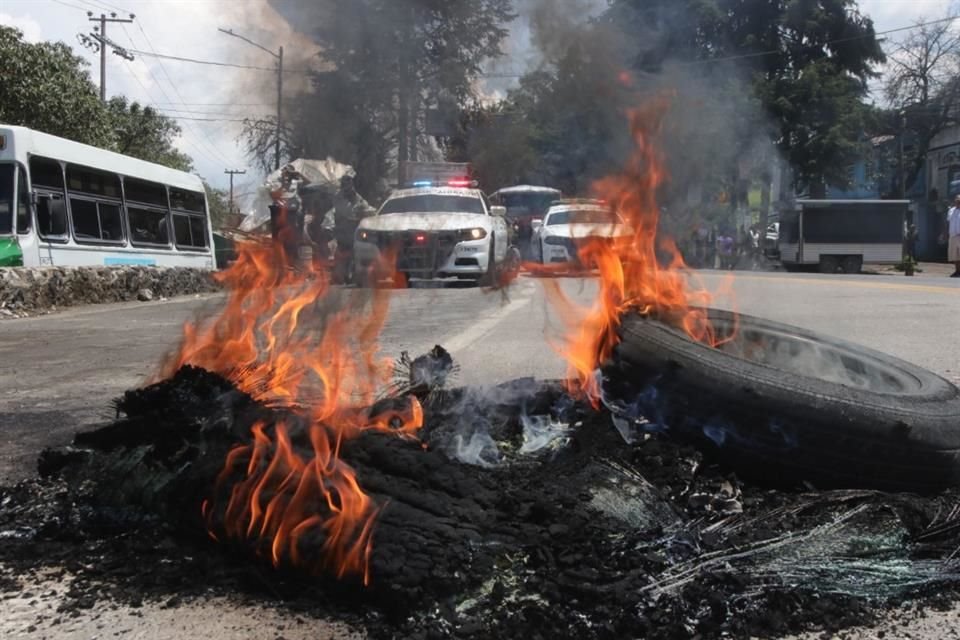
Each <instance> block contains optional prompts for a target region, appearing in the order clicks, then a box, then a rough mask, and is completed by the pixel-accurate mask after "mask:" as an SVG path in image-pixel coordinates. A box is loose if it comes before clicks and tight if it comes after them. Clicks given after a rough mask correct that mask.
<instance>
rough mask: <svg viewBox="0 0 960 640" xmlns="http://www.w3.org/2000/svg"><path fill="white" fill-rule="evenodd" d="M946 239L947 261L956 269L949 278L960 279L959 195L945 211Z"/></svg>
mask: <svg viewBox="0 0 960 640" xmlns="http://www.w3.org/2000/svg"><path fill="white" fill-rule="evenodd" d="M947 238H948V239H947V260H949V261H950V262H952V263H953V264H954V266H955V267H956V270H955V271H954V272H953V273H952V274H951V275H950V277H951V278H960V195H958V196H957V197H956V198H955V199H954V201H953V206H952V207H950V209H949V210H947Z"/></svg>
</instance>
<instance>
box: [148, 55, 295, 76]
mask: <svg viewBox="0 0 960 640" xmlns="http://www.w3.org/2000/svg"><path fill="white" fill-rule="evenodd" d="M130 51H131V52H132V53H137V54H140V55H142V56H147V57H151V58H162V59H164V60H175V61H177V62H190V63H193V64H206V65H211V66H215V67H232V68H234V69H252V70H254V71H269V72H270V73H276V72H277V68H276V67H260V66H257V65H253V64H237V63H235V62H220V61H217V60H199V59H197V58H185V57H183V56H173V55H169V54H166V53H157V52H156V51H153V52H151V51H138V50H137V49H130ZM283 72H284V73H295V74H304V75H305V74H310V73H313V71H312V70H310V69H284V70H283Z"/></svg>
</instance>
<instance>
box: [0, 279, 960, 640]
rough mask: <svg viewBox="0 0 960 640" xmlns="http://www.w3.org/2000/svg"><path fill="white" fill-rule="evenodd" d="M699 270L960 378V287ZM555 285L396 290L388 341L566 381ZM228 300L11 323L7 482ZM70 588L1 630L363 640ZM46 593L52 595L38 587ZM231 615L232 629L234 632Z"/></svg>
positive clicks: (241, 607)
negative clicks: (70, 607)
mask: <svg viewBox="0 0 960 640" xmlns="http://www.w3.org/2000/svg"><path fill="white" fill-rule="evenodd" d="M696 277H698V278H699V279H700V280H701V281H702V283H703V284H704V285H705V286H706V288H708V289H710V290H712V291H716V292H718V293H717V297H716V299H715V300H714V304H715V305H716V306H720V307H725V308H736V309H738V310H740V311H741V312H743V313H749V314H753V315H760V316H766V317H770V318H773V319H775V320H780V321H783V322H788V323H793V324H797V325H800V326H803V327H807V328H810V329H814V330H818V331H822V332H824V333H827V334H832V335H834V336H837V337H841V338H845V339H848V340H853V341H857V342H860V343H864V344H867V345H870V346H872V347H874V348H877V349H880V350H882V351H886V352H889V353H891V354H894V355H897V356H899V357H902V358H904V359H906V360H911V361H913V362H915V363H917V364H919V365H922V366H925V367H928V368H930V369H932V370H934V371H936V372H938V373H940V374H942V375H945V376H947V377H949V378H952V379H954V380H956V381H958V382H960V340H958V339H957V337H958V336H960V281H957V280H949V279H932V278H924V279H919V278H918V279H916V280H913V279H908V278H903V277H900V278H895V277H891V276H858V277H846V276H822V275H791V274H779V273H770V274H767V273H738V274H736V275H735V276H727V275H723V274H717V273H714V272H704V273H702V274H698V275H697V276H696ZM552 282H555V283H557V284H559V285H560V287H561V289H562V290H563V291H564V292H565V293H566V294H567V295H568V296H569V297H570V298H571V299H572V300H574V301H578V302H580V303H588V302H589V301H590V300H591V298H592V296H593V295H594V294H595V292H596V284H595V282H593V281H591V280H583V279H562V280H559V281H552ZM543 284H544V283H542V282H539V281H538V280H536V279H531V278H523V279H521V280H520V281H519V282H518V283H517V285H516V286H515V287H514V288H513V289H511V291H510V292H509V294H507V295H504V294H501V293H484V292H482V291H479V290H477V289H461V288H456V289H413V290H403V291H396V292H393V294H392V300H391V309H390V314H389V318H388V321H387V324H386V326H385V329H384V331H383V333H382V334H381V340H380V344H381V349H382V351H383V353H384V355H389V356H397V355H399V354H400V352H401V351H404V350H406V351H410V352H411V353H419V352H423V351H426V350H427V349H429V348H430V347H432V346H433V345H434V344H442V345H444V346H446V347H447V348H448V349H449V350H450V351H451V352H452V353H453V355H454V357H455V359H456V360H457V361H458V362H459V364H460V367H461V368H460V372H459V374H458V380H457V382H458V383H461V384H481V385H484V384H493V383H496V382H499V381H503V380H508V379H512V378H518V377H523V376H539V377H559V376H562V375H563V374H564V370H565V366H564V363H563V361H562V359H561V358H560V357H559V355H558V354H557V352H556V351H555V349H554V348H552V347H551V344H554V345H556V344H558V340H559V337H560V329H561V328H562V326H563V325H562V322H561V321H560V319H559V318H558V316H557V314H556V312H555V309H554V307H553V306H552V305H551V303H550V302H549V301H548V299H547V296H546V295H545V293H544V286H543ZM345 295H347V296H348V297H350V296H352V295H354V294H351V293H349V292H345ZM361 295H364V294H361ZM221 300H222V298H221V297H219V296H207V297H197V298H182V299H176V300H170V301H166V302H156V303H132V304H119V305H102V306H96V307H86V308H78V309H72V310H67V311H62V312H60V313H57V314H54V315H49V316H43V317H36V318H24V319H15V320H3V321H0V358H2V361H3V362H4V363H5V364H6V366H5V367H3V369H2V370H0V389H2V390H3V391H2V392H0V425H2V427H0V484H7V483H10V482H14V481H17V480H20V479H22V478H26V477H30V476H31V475H33V474H34V466H35V460H36V457H37V454H38V453H39V452H40V450H41V449H42V448H43V447H45V446H51V445H63V444H67V443H68V442H69V441H70V439H71V438H72V436H73V434H74V433H75V432H76V431H77V430H79V429H82V428H84V427H85V426H89V425H91V424H95V423H98V422H102V421H106V420H109V419H111V417H112V409H111V404H110V403H111V400H112V399H113V398H115V397H117V396H119V395H120V394H121V393H122V392H123V391H124V390H126V389H128V388H130V387H133V386H137V385H139V384H142V383H143V382H144V381H145V380H146V379H148V378H149V377H150V376H151V375H153V374H154V373H155V372H156V371H157V368H158V365H159V363H160V362H161V360H162V358H163V356H164V355H165V354H166V353H167V352H169V351H170V350H171V349H173V348H175V346H176V344H177V342H178V338H179V336H180V333H181V327H182V325H183V323H184V322H185V321H187V320H189V319H191V318H193V317H194V316H196V315H197V314H198V313H204V312H206V313H209V312H210V311H212V310H215V309H216V308H218V306H219V304H220V302H221ZM67 586H68V583H67V582H64V580H63V579H61V578H55V577H53V578H51V580H50V581H49V582H47V583H43V584H32V585H31V589H29V590H27V591H25V593H24V595H23V596H22V597H19V596H16V597H13V598H12V599H9V600H7V601H5V607H4V608H5V611H6V613H5V614H4V616H2V617H0V636H2V637H23V638H46V637H57V638H78V639H79V638H90V637H98V636H101V635H106V634H108V633H109V632H112V631H116V632H119V633H122V634H128V635H131V637H133V636H135V637H140V638H149V639H150V640H165V639H167V638H170V639H173V638H179V637H184V636H185V635H200V636H204V635H206V636H210V637H217V638H224V639H226V638H230V639H233V638H237V639H240V638H248V637H258V636H262V635H263V634H264V633H265V632H266V633H269V631H270V630H275V629H284V627H285V626H286V629H285V631H284V632H283V635H284V637H287V638H289V639H290V640H301V639H302V640H307V639H308V638H309V639H312V638H315V637H331V638H338V639H340V638H343V639H346V638H358V637H361V636H362V634H360V633H357V632H356V630H351V629H350V628H349V627H347V626H346V625H342V624H340V623H337V622H333V621H324V620H311V621H308V622H304V623H303V624H300V625H299V626H297V627H296V628H294V627H292V626H289V625H288V622H289V620H288V619H287V618H286V616H285V615H284V614H283V612H278V611H275V610H273V609H271V608H269V607H265V606H262V605H261V604H258V603H249V602H241V603H235V602H226V601H223V602H221V601H209V602H194V603H190V604H187V605H184V606H181V607H179V608H176V609H174V610H166V609H164V608H163V607H161V606H160V605H158V604H148V605H145V606H144V607H142V608H140V609H137V610H132V609H129V608H123V607H121V608H113V609H109V610H106V609H104V610H96V611H91V612H90V615H84V616H80V617H77V618H72V619H70V620H68V621H66V622H64V623H63V624H60V625H58V626H55V627H54V626H50V625H49V624H48V622H49V620H52V619H54V618H56V619H58V620H59V618H58V617H57V614H56V610H57V606H58V603H59V597H58V596H57V595H56V594H58V593H60V592H62V591H63V590H64V589H66V588H67ZM34 587H35V588H34ZM41 592H43V593H48V596H49V597H46V596H45V597H43V598H39V599H38V598H36V597H35V596H34V595H31V594H35V593H41ZM171 612H172V613H171ZM938 615H939V614H938ZM942 615H944V616H951V618H950V621H949V622H947V621H946V619H942V620H941V619H939V618H938V619H936V620H933V619H931V620H928V621H920V622H918V625H919V626H916V628H914V626H909V628H910V629H911V631H912V632H914V635H913V637H918V638H934V637H941V635H940V631H941V630H942V629H943V628H944V626H943V625H944V624H946V626H948V627H951V626H955V619H956V616H957V615H958V610H957V609H954V610H952V611H950V612H946V613H943V614H942ZM226 619H229V621H230V623H229V625H226V626H225V625H224V623H223V621H224V620H226ZM901 619H902V616H900V614H897V615H895V616H892V620H894V622H891V624H894V625H897V624H902V623H901V622H900V620H901ZM42 621H47V622H42ZM911 625H912V623H911ZM923 625H926V626H923ZM927 627H929V628H931V629H935V630H934V631H930V632H928V631H929V629H928V628H927ZM893 628H895V629H900V630H904V629H906V628H908V627H902V628H900V627H896V626H894V627H893ZM26 629H33V630H34V631H25V630H26ZM864 633H865V634H867V635H865V636H863V637H873V635H872V632H867V631H865V632H864ZM892 635H897V633H896V632H894V633H892V634H891V636H892Z"/></svg>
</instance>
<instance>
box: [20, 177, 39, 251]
mask: <svg viewBox="0 0 960 640" xmlns="http://www.w3.org/2000/svg"><path fill="white" fill-rule="evenodd" d="M33 212H34V198H33V195H32V194H31V193H30V184H29V181H28V179H27V171H26V169H25V168H24V167H23V165H17V222H16V224H17V242H18V243H19V244H20V252H21V254H22V255H23V264H24V266H27V267H35V266H38V265H39V264H40V243H39V241H38V238H37V230H36V220H35V219H34V215H33Z"/></svg>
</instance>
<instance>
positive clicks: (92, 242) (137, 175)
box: [0, 124, 214, 269]
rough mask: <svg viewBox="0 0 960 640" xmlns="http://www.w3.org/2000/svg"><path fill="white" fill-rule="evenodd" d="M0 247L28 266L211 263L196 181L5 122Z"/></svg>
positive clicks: (0, 135)
mask: <svg viewBox="0 0 960 640" xmlns="http://www.w3.org/2000/svg"><path fill="white" fill-rule="evenodd" d="M0 243H3V244H5V245H6V248H7V250H8V251H9V250H10V249H13V250H16V249H17V248H18V249H19V252H20V253H21V254H22V264H23V265H24V266H27V267H32V266H94V265H155V266H165V267H173V266H178V267H194V268H200V269H213V268H214V249H213V232H212V229H211V225H210V215H209V211H208V208H207V198H206V192H205V191H204V188H203V182H202V181H201V180H200V178H198V177H197V176H195V175H192V174H189V173H185V172H183V171H177V170H175V169H170V168H169V167H164V166H162V165H158V164H153V163H151V162H144V161H143V160H138V159H136V158H130V157H128V156H124V155H121V154H119V153H114V152H112V151H105V150H103V149H98V148H97V147H91V146H89V145H85V144H80V143H78V142H73V141H71V140H66V139H64V138H58V137H57V136H52V135H49V134H46V133H41V132H39V131H33V130H31V129H27V128H25V127H14V126H7V125H3V124H0ZM8 264H9V263H8Z"/></svg>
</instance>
